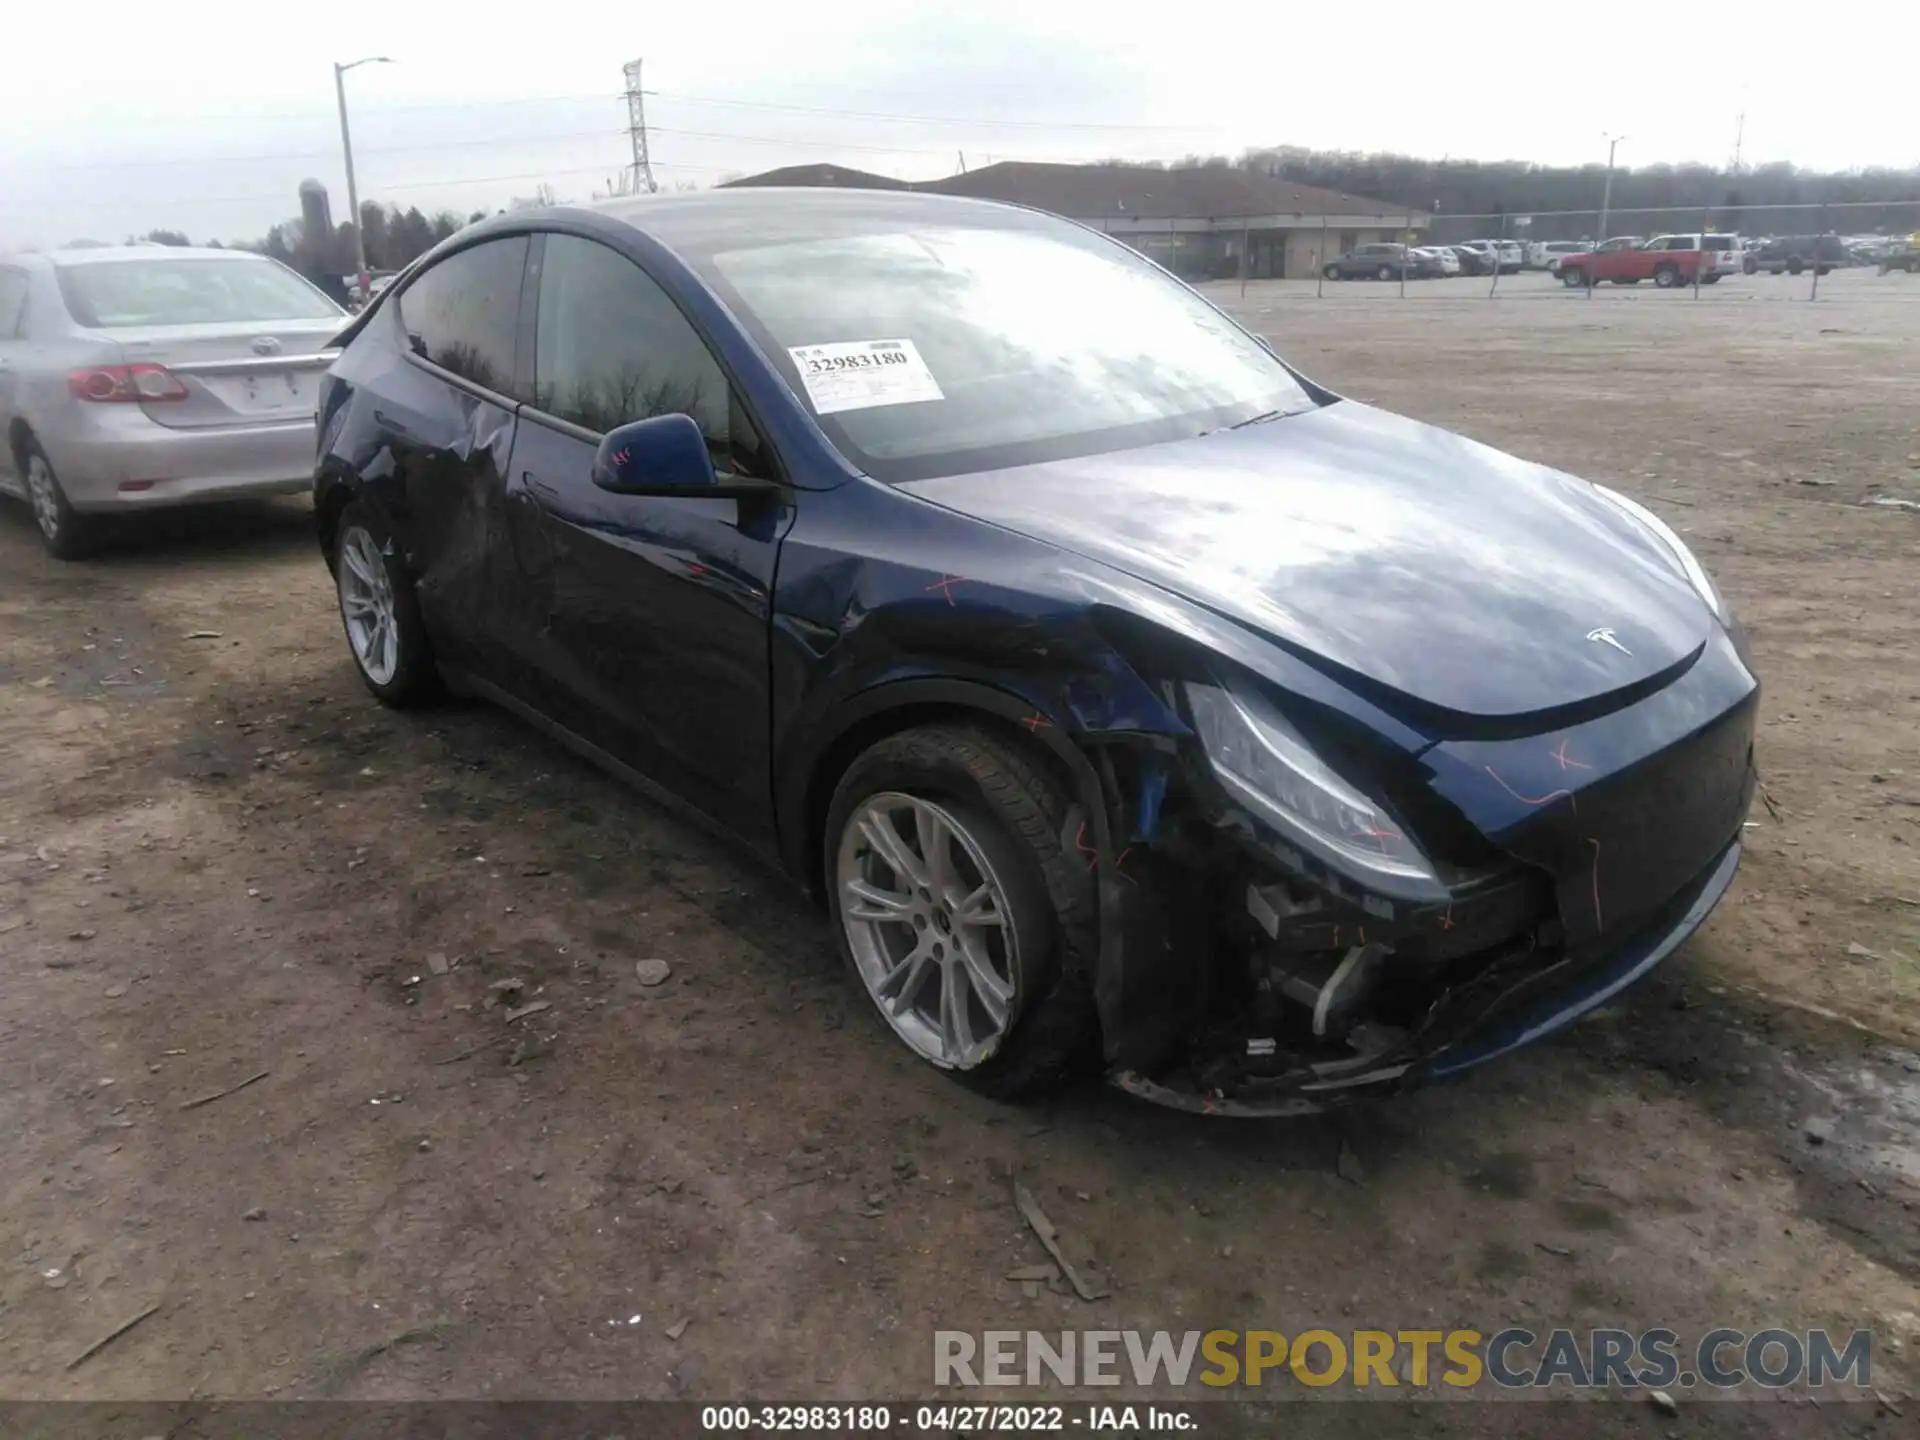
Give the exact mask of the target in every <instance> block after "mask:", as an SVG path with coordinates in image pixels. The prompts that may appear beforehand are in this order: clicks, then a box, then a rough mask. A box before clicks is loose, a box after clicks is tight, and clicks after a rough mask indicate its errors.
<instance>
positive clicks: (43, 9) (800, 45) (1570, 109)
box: [0, 0, 1920, 248]
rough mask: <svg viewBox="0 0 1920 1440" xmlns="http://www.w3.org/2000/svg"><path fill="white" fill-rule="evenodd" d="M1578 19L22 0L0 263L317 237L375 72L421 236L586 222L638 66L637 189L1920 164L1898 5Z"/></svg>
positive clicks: (992, 5)
mask: <svg viewBox="0 0 1920 1440" xmlns="http://www.w3.org/2000/svg"><path fill="white" fill-rule="evenodd" d="M1606 8H1607V7H1602V8H1601V9H1600V10H1596V9H1594V8H1593V7H1590V6H1584V5H1579V4H1571V3H1568V4H1563V5H1553V6H1540V5H1535V6H1522V5H1517V4H1516V5H1510V6H1505V7H1502V14H1503V18H1502V19H1501V20H1499V21H1498V22H1494V23H1490V22H1489V21H1488V20H1487V19H1486V18H1485V16H1484V14H1483V11H1482V8H1481V7H1477V6H1471V5H1452V6H1449V5H1445V4H1439V5H1436V4H1434V3H1432V0H1419V3H1408V4H1402V3H1401V0H1366V3H1363V4H1359V5H1355V6H1353V7H1351V8H1349V7H1347V6H1344V5H1341V4H1339V3H1335V0H1323V3H1319V4H1314V5H1273V4H1268V3H1238V0H1229V3H1213V4H1208V5H1193V6H1169V5H1164V4H1160V5H1145V4H1140V5H1130V4H1128V3H1127V0H1097V3H1091V0H1044V3H1037V0H968V3H966V4H964V5H953V4H950V3H930V0H888V3H887V4H884V5H879V4H875V5H860V4H845V5H797V4H792V3H771V0H732V3H729V0H709V3H705V4H694V5H645V4H639V3H635V0H620V3H596V0H539V3H535V4H531V5H527V6H514V7H509V6H507V5H504V4H501V5H497V6H488V5H485V4H479V3H475V4H468V5H460V6H450V5H447V4H444V3H440V4H435V5H428V4H425V3H420V0H385V3H383V4H379V5H357V4H351V5H339V6H330V5H321V4H311V3H309V4H302V5H275V4H272V3H271V0H250V3H245V4H241V3H234V0H190V3H188V4H184V5H156V4H154V3H152V0H139V3H127V0H89V3H85V4H57V3H45V0H41V3H24V4H21V5H18V6H16V7H14V11H15V13H11V14H10V15H9V17H8V20H7V47H6V48H7V51H8V57H9V59H8V64H7V82H6V84H5V85H4V86H0V248H12V247H15V246H19V245H27V244H37V245H54V244H59V243H62V242H64V241H67V240H70V239H74V238H77V237H82V236H85V237H92V238H97V239H105V240H114V241H118V240H121V239H124V238H125V237H126V236H127V235H129V234H131V233H134V232H144V231H146V230H149V229H152V228H155V227H165V228H169V229H178V230H185V231H186V232H187V233H188V234H189V235H191V236H192V237H193V238H194V239H195V240H196V241H201V240H205V239H207V238H210V237H217V238H219V239H221V240H237V239H253V238H257V237H259V236H260V235H261V234H263V233H264V232H265V230H266V228H267V227H268V226H269V225H271V224H272V223H274V222H275V221H277V220H281V219H285V218H288V217H289V216H291V215H293V214H295V213H297V209H298V205H297V201H296V198H295V187H296V186H297V185H298V183H299V182H300V180H301V179H303V178H305V177H306V176H309V175H311V176H314V177H316V178H318V179H319V180H321V181H322V182H323V183H324V184H325V185H326V186H327V188H328V190H329V191H330V192H331V195H332V201H333V210H334V215H335V218H336V219H345V218H346V216H347V203H346V183H345V175H344V171H343V169H342V166H341V160H340V134H339V128H338V120H337V117H336V113H335V109H334V99H333V73H332V62H334V61H336V60H342V61H344V60H352V59H356V58H358V57H359V56H361V55H365V54H382V55H388V56H391V57H392V58H393V60H394V62H395V63H393V64H391V65H367V66H363V67H361V68H360V69H357V70H355V71H353V72H352V73H351V74H350V75H349V76H348V77H347V87H348V97H349V103H350V106H351V117H352V121H353V133H354V153H355V158H356V162H357V169H358V172H359V181H360V193H361V198H362V199H378V200H382V201H396V202H400V203H402V204H417V205H419V206H420V207H421V208H422V209H423V210H427V211H428V212H430V213H431V212H432V211H435V210H438V209H442V208H444V209H449V210H453V211H456V212H458V213H460V214H462V215H465V214H467V213H469V212H471V211H473V210H475V209H488V210H491V209H496V208H498V207H500V206H502V205H505V204H506V203H508V202H509V201H510V200H511V199H512V198H513V197H515V196H516V195H527V194H530V193H532V191H533V190H534V187H535V186H536V185H538V184H539V183H540V182H541V181H545V182H547V183H548V184H551V185H552V186H553V187H554V189H555V190H556V191H557V192H558V194H559V195H560V197H561V198H563V199H575V200H584V199H587V198H589V197H590V196H591V194H592V192H593V191H594V190H595V188H597V187H599V186H603V185H604V184H605V183H606V181H607V179H608V177H611V176H613V175H615V174H617V173H618V172H619V170H620V169H621V167H622V165H623V164H624V163H625V162H626V160H627V158H628V156H627V151H628V146H627V137H626V107H625V103H624V101H623V100H622V99H621V98H620V89H621V84H622V82H621V74H620V67H621V63H622V62H623V61H625V60H628V59H631V58H634V57H635V56H644V57H645V60H646V84H647V87H648V88H649V89H650V90H655V91H657V92H659V93H657V94H654V95H649V96H648V98H647V117H648V120H649V122H650V125H651V127H652V152H653V163H654V168H655V174H656V176H657V178H658V179H659V180H660V182H661V184H662V185H667V184H671V183H673V182H697V183H699V184H702V185H705V184H710V183H712V182H713V181H715V180H717V179H720V178H724V177H725V176H727V175H729V174H739V173H748V172H752V171H757V170H763V169H768V168H771V167H773V166H776V165H787V164H794V163H798V162H807V161H823V160H835V161H839V162H842V163H845V164H849V165H856V166H860V167H862V168H866V169H871V170H877V171H880V172H882V173H885V174H890V175H897V176H900V177H903V178H908V179H920V178H930V177H933V176H937V175H945V174H951V173H952V172H953V171H954V170H955V168H956V167H957V165H958V163H959V162H958V158H957V157H958V155H959V154H960V153H961V152H964V153H965V156H966V162H967V164H968V165H969V166H978V165H981V164H985V163H987V162H988V161H990V160H1000V159H1035V160H1092V159H1099V158H1103V157H1108V156H1118V155H1126V156H1133V157H1137V158H1160V159H1174V158H1177V157H1178V156H1180V155H1183V154H1187V153H1190V152H1196V151H1198V152H1203V153H1204V152H1208V151H1220V152H1224V153H1228V154H1237V153H1238V152H1239V151H1240V150H1241V149H1242V148H1244V147H1247V146H1250V145H1261V144H1296V145H1309V146H1318V147H1329V148H1344V149H1361V150H1366V149H1391V150H1399V151H1405V152H1409V153H1414V154H1427V155H1435V156H1440V155H1452V156H1456V157H1458V156H1467V157H1473V158H1478V159H1486V160H1497V159H1508V158H1525V159H1530V160H1536V161H1540V162H1543V163H1578V162H1582V161H1588V160H1593V159H1595V158H1599V157H1602V156H1604V152H1605V142H1604V141H1603V139H1602V138H1601V136H1602V133H1603V132H1605V131H1615V132H1624V133H1625V135H1626V136H1627V139H1626V140H1625V141H1624V142H1623V143H1622V146H1621V149H1620V160H1621V163H1622V164H1629V163H1631V164H1646V163H1650V162H1653V161H1658V160H1669V161H1684V160H1705V161H1710V162H1715V163H1724V162H1725V161H1726V160H1727V159H1728V158H1729V156H1730V154H1731V152H1732V149H1733V143H1734V131H1735V117H1736V116H1737V115H1738V114H1740V113H1741V112H1742V111H1744V112H1745V114H1746V137H1745V148H1744V158H1745V159H1746V160H1748V161H1749V162H1756V163H1757V162H1762V161H1766V160H1774V159H1785V160H1791V161H1793V162H1795V163H1796V164H1801V165H1807V166H1814V167H1821V168H1844V167H1850V166H1864V165H1875V164H1879V165H1898V166H1906V165H1913V164H1916V163H1920V129H1916V127H1915V125H1914V123H1913V113H1914V110H1913V95H1912V79H1913V74H1914V66H1915V60H1914V55H1915V53H1916V49H1915V42H1916V41H1920V21H1916V20H1914V19H1913V18H1911V17H1910V16H1908V15H1907V14H1906V13H1905V12H1904V11H1902V10H1901V9H1900V7H1899V6H1895V7H1893V8H1892V9H1889V10H1886V11H1884V13H1878V12H1877V13H1876V15H1875V16H1874V18H1872V19H1871V20H1866V19H1860V20H1859V23H1858V24H1856V23H1855V22H1854V21H1853V20H1846V21H1836V22H1834V23H1814V16H1813V14H1812V12H1809V11H1804V10H1793V9H1791V8H1789V9H1788V10H1786V11H1783V12H1782V15H1781V18H1780V20H1778V21H1775V20H1769V19H1764V18H1761V17H1762V15H1763V13H1764V12H1762V11H1756V10H1755V9H1754V8H1753V7H1752V6H1751V5H1750V4H1746V3H1742V0H1729V3H1726V4H1718V3H1715V4H1709V5H1703V6H1701V7H1699V8H1700V14H1701V16H1702V17H1703V18H1702V22H1701V25H1700V27H1699V34H1700V39H1699V40H1698V42H1692V41H1689V40H1688V39H1687V38H1686V37H1685V35H1684V33H1683V27H1682V26H1681V25H1680V24H1679V17H1680V16H1681V14H1682V13H1684V10H1685V8H1686V7H1675V6H1653V7H1651V8H1647V9H1644V10H1639V8H1638V7H1635V6H1631V5H1629V6H1627V7H1625V8H1624V9H1623V10H1622V11H1621V13H1622V15H1623V16H1627V17H1629V18H1626V19H1623V21H1622V22H1621V23H1620V24H1618V25H1603V26H1601V27H1599V29H1598V30H1597V31H1596V33H1594V34H1593V35H1592V36H1590V37H1588V38H1587V39H1586V40H1584V41H1581V42H1577V43H1576V42H1574V41H1572V40H1571V39H1570V37H1569V35H1568V34H1567V30H1566V26H1565V24H1562V23H1559V22H1558V21H1557V20H1556V19H1555V17H1556V16H1565V17H1567V18H1568V19H1569V20H1571V19H1572V18H1573V17H1578V16H1582V15H1586V16H1594V15H1597V14H1603V13H1605V11H1606ZM1636 11H1637V12H1638V13H1639V14H1641V15H1642V16H1643V18H1645V19H1648V20H1651V19H1653V18H1654V17H1655V16H1659V17H1661V24H1660V26H1659V28H1658V29H1657V30H1656V29H1654V28H1652V27H1651V26H1649V27H1646V28H1642V27H1641V26H1639V25H1637V24H1635V23H1633V21H1632V19H1631V18H1630V17H1631V15H1632V14H1633V13H1635V12H1636ZM1716 14H1724V15H1725V16H1726V17H1727V18H1725V19H1714V18H1710V17H1712V16H1714V15H1716ZM1896 14H1899V16H1900V18H1898V19H1895V18H1894V17H1895V15H1896ZM1349 15H1350V16H1351V19H1352V23H1346V22H1345V21H1344V20H1343V19H1342V17H1343V16H1349ZM1396 15H1398V16H1399V17H1400V18H1396ZM1176 16H1189V17H1191V23H1190V24H1179V23H1176V21H1175V17H1176ZM1861 24H1864V25H1866V27H1867V28H1866V29H1864V30H1862V29H1860V28H1859V26H1860V25H1861ZM822 111H831V112H838V113H819V112H822ZM848 112H860V113H848Z"/></svg>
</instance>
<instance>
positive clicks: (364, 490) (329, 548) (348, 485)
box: [313, 463, 398, 570]
mask: <svg viewBox="0 0 1920 1440" xmlns="http://www.w3.org/2000/svg"><path fill="white" fill-rule="evenodd" d="M356 501H358V502H359V503H361V504H364V505H366V506H367V507H368V508H369V509H371V510H372V511H374V513H376V514H377V515H379V517H380V518H381V520H383V521H385V522H386V525H387V529H388V530H389V532H391V533H398V530H397V527H396V526H395V525H394V521H393V516H392V515H391V514H389V513H388V511H387V508H386V507H385V506H384V505H382V504H381V503H380V500H379V497H378V496H377V495H376V494H375V493H374V490H373V488H372V487H371V486H370V485H368V484H367V483H366V482H365V481H363V480H362V479H361V478H360V477H359V476H358V475H357V474H355V473H354V472H353V471H352V470H351V469H349V468H348V467H346V466H344V465H337V464H335V465H328V464H325V463H323V464H322V465H321V467H320V469H319V470H317V471H315V472H314V477H313V527H314V537H315V539H317V540H318V541H319V542H320V553H321V554H322V555H323V556H325V557H326V562H327V568H328V569H329V570H331V569H332V568H333V551H334V544H335V542H336V541H337V540H338V538H339V533H340V517H341V516H342V515H344V514H346V513H347V507H348V506H350V505H352V504H354V503H355V502H356Z"/></svg>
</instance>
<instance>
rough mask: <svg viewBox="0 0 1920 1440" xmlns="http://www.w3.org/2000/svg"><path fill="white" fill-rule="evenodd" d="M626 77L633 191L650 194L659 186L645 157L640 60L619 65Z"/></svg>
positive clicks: (645, 122) (651, 165)
mask: <svg viewBox="0 0 1920 1440" xmlns="http://www.w3.org/2000/svg"><path fill="white" fill-rule="evenodd" d="M621 69H622V71H623V72H624V73H625V75H626V77H627V134H628V135H629V136H631V137H632V139H633V164H632V165H631V166H629V167H628V173H629V174H630V175H631V176H632V177H633V193H634V194H636V195H637V194H639V193H640V192H641V191H642V190H644V191H646V193H647V194H649V195H651V194H653V193H654V192H655V191H657V190H658V189H659V188H660V187H659V186H658V185H657V184H655V183H654V179H653V162H652V161H650V160H649V159H647V99H646V92H645V91H643V90H642V89H641V88H640V62H639V61H638V60H629V61H628V62H627V63H626V64H625V65H623V66H622V67H621Z"/></svg>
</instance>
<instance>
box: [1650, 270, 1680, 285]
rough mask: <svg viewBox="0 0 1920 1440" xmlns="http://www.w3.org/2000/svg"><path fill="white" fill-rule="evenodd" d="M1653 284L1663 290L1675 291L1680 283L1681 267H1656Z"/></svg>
mask: <svg viewBox="0 0 1920 1440" xmlns="http://www.w3.org/2000/svg"><path fill="white" fill-rule="evenodd" d="M1653 283H1654V284H1656V285H1658V286H1659V287H1660V288H1661V289H1662V290H1671V289H1673V287H1674V286H1676V285H1678V284H1679V283H1680V267H1679V266H1678V265H1658V266H1655V267H1654V271H1653Z"/></svg>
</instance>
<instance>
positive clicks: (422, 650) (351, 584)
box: [333, 501, 444, 709]
mask: <svg viewBox="0 0 1920 1440" xmlns="http://www.w3.org/2000/svg"><path fill="white" fill-rule="evenodd" d="M333 583H334V589H335V592H336V594H337V596H338V600H339V607H340V623H341V628H342V629H343V630H344V631H345V632H346V637H347V651H348V653H349V654H351V655H352V656H353V664H354V668H355V669H356V670H358V671H359V672H360V678H361V680H362V681H364V682H365V683H366V687H367V689H369V690H371V691H372V692H373V693H374V697H375V698H376V699H378V700H379V701H380V702H381V703H382V704H384V705H391V706H393V707H394V708H396V709H406V708H409V707H411V706H415V705H424V704H427V703H429V702H431V701H433V700H437V699H439V698H440V696H441V695H442V694H443V693H444V687H443V685H442V683H441V679H440V671H439V669H438V667H437V666H436V665H435V664H434V659H433V646H432V645H431V643H429V641H428V640H427V629H426V626H425V625H424V624H423V623H422V622H421V619H420V600H419V597H418V596H417V595H416V594H415V593H414V588H413V579H412V577H411V576H409V575H408V574H407V572H406V567H405V566H404V565H403V564H402V563H401V560H400V554H399V549H398V547H397V546H396V545H395V544H394V541H393V533H392V531H390V530H389V529H388V528H387V525H386V523H385V522H384V521H383V520H381V518H380V517H379V516H378V515H377V514H375V513H374V511H373V510H372V508H371V507H369V506H367V505H365V504H362V503H361V502H359V501H355V502H354V503H353V504H351V505H349V506H348V507H347V509H346V512H345V513H344V514H342V515H341V517H340V523H339V525H338V527H336V529H335V531H334V542H333Z"/></svg>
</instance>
